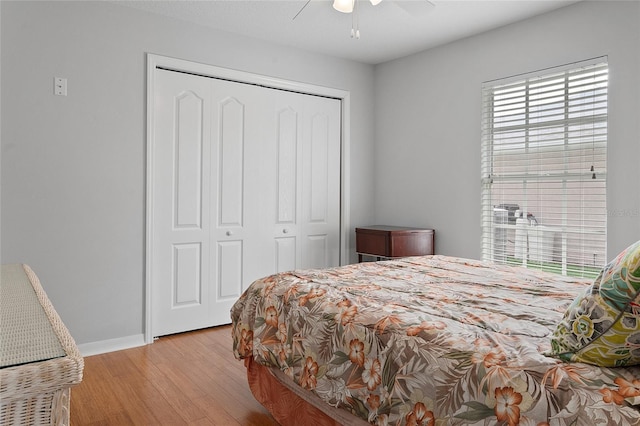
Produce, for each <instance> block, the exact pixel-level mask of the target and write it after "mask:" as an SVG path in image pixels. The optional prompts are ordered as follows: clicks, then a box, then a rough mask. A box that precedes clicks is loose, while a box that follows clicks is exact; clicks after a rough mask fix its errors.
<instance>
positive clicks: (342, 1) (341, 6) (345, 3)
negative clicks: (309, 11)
mask: <svg viewBox="0 0 640 426" xmlns="http://www.w3.org/2000/svg"><path fill="white" fill-rule="evenodd" d="M353 2H354V0H333V8H334V9H335V10H337V11H338V12H342V13H351V12H353Z"/></svg>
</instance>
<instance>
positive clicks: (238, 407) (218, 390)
mask: <svg viewBox="0 0 640 426" xmlns="http://www.w3.org/2000/svg"><path fill="white" fill-rule="evenodd" d="M71 394H72V398H71V424H72V425H73V426H98V425H101V426H102V425H105V426H110V425H118V426H120V425H136V426H137V425H171V426H173V425H202V426H205V425H225V426H278V423H277V422H276V421H275V420H274V419H273V417H272V416H271V415H270V414H269V413H268V411H267V410H266V409H265V408H264V407H262V405H260V404H259V403H258V402H257V401H256V400H255V398H254V397H253V395H252V394H251V391H250V390H249V386H248V384H247V382H246V371H245V369H244V365H243V363H242V362H241V361H238V360H236V359H235V358H234V357H233V353H232V350H231V328H230V326H222V327H215V328H211V329H206V330H198V331H194V332H189V333H183V334H177V335H172V336H167V337H162V338H160V339H158V340H157V341H156V342H155V343H153V344H151V345H146V346H143V347H139V348H133V349H128V350H124V351H118V352H111V353H107V354H102V355H96V356H91V357H86V358H85V370H84V377H83V381H82V383H81V384H80V385H78V386H77V387H75V388H73V390H72V392H71Z"/></svg>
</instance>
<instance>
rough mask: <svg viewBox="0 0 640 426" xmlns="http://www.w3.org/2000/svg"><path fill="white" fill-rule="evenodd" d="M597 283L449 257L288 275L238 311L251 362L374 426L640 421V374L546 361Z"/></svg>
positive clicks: (256, 289) (236, 326) (237, 331)
mask: <svg viewBox="0 0 640 426" xmlns="http://www.w3.org/2000/svg"><path fill="white" fill-rule="evenodd" d="M587 284H588V282H585V281H580V280H577V279H571V278H566V277H561V276H558V275H552V274H546V273H542V272H539V271H533V270H528V269H524V268H510V267H507V266H497V265H491V264H487V263H483V262H479V261H473V260H468V259H460V258H451V257H444V256H426V257H414V258H406V259H401V260H391V261H385V262H377V263H373V262H369V263H361V264H357V265H348V266H344V267H339V268H333V269H325V270H306V271H294V272H288V273H282V274H278V275H273V276H270V277H266V278H264V279H261V280H258V281H256V282H254V283H253V284H252V285H251V286H250V287H249V288H248V289H247V291H246V292H245V293H244V294H243V295H242V297H241V298H240V299H239V300H238V301H237V302H236V304H235V305H234V307H233V308H232V310H231V316H232V320H233V328H232V333H233V351H234V354H235V356H236V358H238V359H242V358H246V357H250V356H253V357H254V359H255V360H256V361H257V362H260V363H262V364H264V365H268V366H274V367H276V368H279V369H280V370H282V371H283V372H284V373H285V374H286V375H288V376H289V377H290V378H291V379H292V380H293V381H295V382H296V383H297V384H299V385H300V386H301V387H303V388H305V389H308V390H309V391H312V392H314V393H315V394H316V395H318V396H319V397H320V398H321V399H323V400H324V401H325V402H327V403H328V404H331V405H333V406H336V407H340V408H342V409H345V410H348V411H350V412H351V413H353V414H354V415H356V416H358V417H360V418H362V419H365V420H367V421H368V422H369V423H371V424H374V425H411V426H413V425H445V424H446V425H488V424H498V425H509V426H511V425H592V424H601V425H607V424H609V425H633V424H640V411H639V410H638V405H634V404H637V403H638V402H640V368H639V367H628V368H618V369H609V368H601V367H596V366H591V365H586V364H581V363H564V362H561V361H559V360H556V359H554V358H549V357H545V356H544V355H542V352H544V351H546V350H548V349H549V348H550V336H551V332H552V331H553V329H554V328H555V326H556V324H557V323H558V322H559V321H560V319H561V318H562V314H563V312H564V311H565V309H566V308H567V306H568V305H569V304H570V303H571V301H572V300H573V299H574V298H575V296H576V295H577V294H578V293H579V292H580V291H581V290H582V289H584V286H585V285H587Z"/></svg>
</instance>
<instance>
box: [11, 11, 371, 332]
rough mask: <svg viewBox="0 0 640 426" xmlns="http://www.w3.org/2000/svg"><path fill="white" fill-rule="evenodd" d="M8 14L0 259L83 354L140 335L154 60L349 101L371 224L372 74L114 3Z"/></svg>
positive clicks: (358, 176) (354, 206)
mask: <svg viewBox="0 0 640 426" xmlns="http://www.w3.org/2000/svg"><path fill="white" fill-rule="evenodd" d="M0 8H1V10H2V12H1V19H2V22H1V34H0V36H1V43H2V44H1V48H2V50H1V63H2V74H1V78H2V81H1V85H2V91H1V94H2V98H1V101H2V117H1V118H2V125H3V126H2V133H1V137H2V170H1V183H2V188H1V190H2V192H1V202H2V210H1V218H2V223H1V227H2V228H1V229H2V241H1V243H2V252H1V261H2V263H13V262H22V263H28V264H30V265H31V267H32V268H33V269H34V270H35V271H36V273H37V274H38V276H39V277H40V279H41V281H42V283H43V286H44V287H45V290H46V291H47V294H48V295H49V298H50V299H51V300H52V302H53V304H54V305H55V306H56V310H57V311H58V313H59V314H60V316H61V317H62V320H63V321H64V322H65V324H66V325H67V327H68V328H69V330H70V331H71V334H72V335H73V336H74V338H75V339H76V342H77V343H78V344H85V343H92V342H99V341H105V340H110V339H119V338H124V337H128V336H135V335H139V334H141V333H143V331H144V323H143V318H144V269H145V266H144V260H145V254H144V246H145V234H144V232H145V224H144V223H145V222H144V221H145V161H146V159H145V155H146V154H145V123H146V115H145V114H146V112H145V93H146V74H145V73H146V68H145V53H147V52H149V53H155V54H160V55H166V56H172V57H177V58H181V59H187V60H191V61H196V62H202V63H207V64H211V65H216V66H220V67H227V68H233V69H238V70H243V71H248V72H252V73H256V74H262V75H268V76H272V77H277V78H281V79H288V80H294V81H301V82H306V83H310V84H315V85H322V86H328V87H333V88H337V89H343V90H348V91H350V92H351V106H352V111H351V149H352V152H354V153H357V155H351V159H352V162H351V165H350V166H351V172H352V175H351V194H352V198H351V211H350V216H351V220H352V222H353V223H354V224H357V223H370V222H371V221H372V219H373V213H372V211H373V198H372V197H373V187H372V182H373V169H372V165H373V162H374V161H373V152H374V150H373V148H372V143H373V124H372V123H373V122H372V118H371V117H372V116H373V103H374V102H373V76H374V69H373V67H372V66H369V65H363V64H359V63H356V62H351V61H345V60H338V59H334V58H329V57H326V56H320V55H314V54H309V53H305V52H302V51H297V50H293V49H290V48H284V47H279V46H275V45H272V44H267V43H263V42H259V41H256V40H251V39H248V38H243V37H237V36H232V35H229V34H227V33H221V32H216V31H214V30H211V29H208V28H204V27H199V26H194V25H190V24H187V23H186V22H182V21H177V20H172V19H168V18H165V17H162V16H159V15H153V14H149V13H146V12H142V11H138V10H134V9H130V8H126V7H123V6H120V5H117V4H111V3H104V2H96V1H86V2H58V1H53V2H51V1H45V2H9V1H1V2H0ZM54 76H60V77H66V78H67V79H68V96H67V97H59V96H54V95H53V78H54ZM352 244H353V243H352Z"/></svg>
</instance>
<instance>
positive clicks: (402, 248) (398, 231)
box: [356, 225, 435, 262]
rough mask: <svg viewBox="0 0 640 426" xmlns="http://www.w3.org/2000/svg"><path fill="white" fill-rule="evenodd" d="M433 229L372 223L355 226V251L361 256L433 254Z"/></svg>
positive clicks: (359, 257)
mask: <svg viewBox="0 0 640 426" xmlns="http://www.w3.org/2000/svg"><path fill="white" fill-rule="evenodd" d="M434 233H435V231H434V230H433V229H420V228H407V227H404V226H385V225H373V226H365V227H361V228H356V253H358V262H362V256H363V255H367V256H374V257H377V258H378V259H380V258H381V257H406V256H423V255H428V254H434V250H433V243H434Z"/></svg>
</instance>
